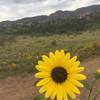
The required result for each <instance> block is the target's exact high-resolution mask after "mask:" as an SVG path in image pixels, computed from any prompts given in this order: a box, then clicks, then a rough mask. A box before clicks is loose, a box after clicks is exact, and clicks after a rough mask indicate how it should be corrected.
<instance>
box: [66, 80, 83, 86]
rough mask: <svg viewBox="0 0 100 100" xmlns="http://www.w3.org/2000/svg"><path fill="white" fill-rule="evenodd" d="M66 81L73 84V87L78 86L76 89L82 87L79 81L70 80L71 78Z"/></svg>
mask: <svg viewBox="0 0 100 100" xmlns="http://www.w3.org/2000/svg"><path fill="white" fill-rule="evenodd" d="M68 80H69V81H70V82H71V83H73V84H74V85H76V86H78V87H83V84H82V83H80V82H79V81H77V80H75V79H71V78H68Z"/></svg>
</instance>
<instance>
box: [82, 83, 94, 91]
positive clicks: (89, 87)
mask: <svg viewBox="0 0 100 100" xmlns="http://www.w3.org/2000/svg"><path fill="white" fill-rule="evenodd" d="M82 83H83V84H84V87H85V88H86V89H87V90H91V88H92V86H91V85H90V84H89V83H88V82H87V81H83V82H82Z"/></svg>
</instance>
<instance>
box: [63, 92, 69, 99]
mask: <svg viewBox="0 0 100 100" xmlns="http://www.w3.org/2000/svg"><path fill="white" fill-rule="evenodd" d="M64 100H68V96H67V93H66V91H64Z"/></svg>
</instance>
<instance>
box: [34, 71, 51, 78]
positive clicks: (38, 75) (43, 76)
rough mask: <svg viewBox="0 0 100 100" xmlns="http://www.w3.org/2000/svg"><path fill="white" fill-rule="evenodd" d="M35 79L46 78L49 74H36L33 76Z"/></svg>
mask: <svg viewBox="0 0 100 100" xmlns="http://www.w3.org/2000/svg"><path fill="white" fill-rule="evenodd" d="M35 77H36V78H47V77H50V73H49V72H38V73H36V74H35Z"/></svg>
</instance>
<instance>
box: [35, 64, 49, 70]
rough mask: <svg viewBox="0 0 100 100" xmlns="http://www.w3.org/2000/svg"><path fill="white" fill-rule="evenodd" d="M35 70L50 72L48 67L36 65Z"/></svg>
mask: <svg viewBox="0 0 100 100" xmlns="http://www.w3.org/2000/svg"><path fill="white" fill-rule="evenodd" d="M36 69H37V70H38V71H50V68H48V66H45V65H44V66H43V65H36Z"/></svg>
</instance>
